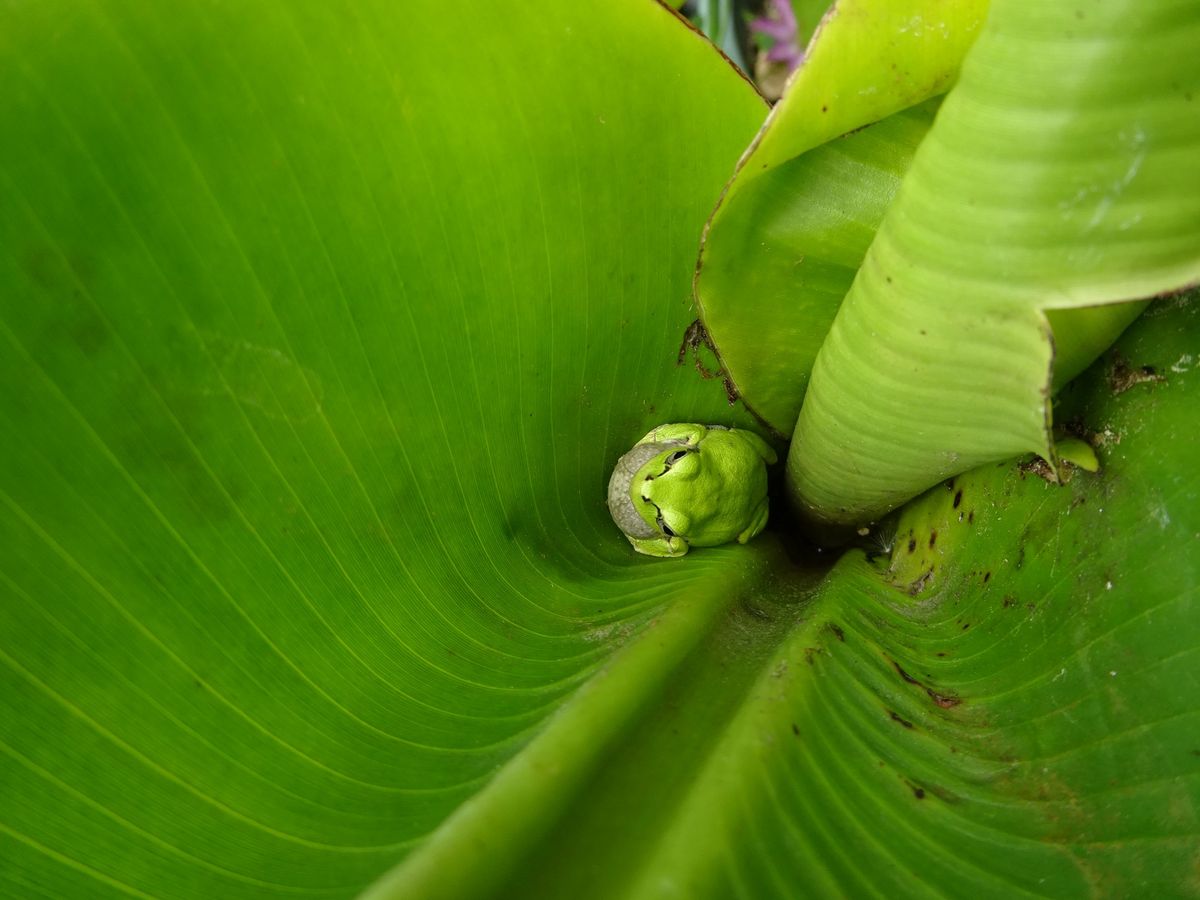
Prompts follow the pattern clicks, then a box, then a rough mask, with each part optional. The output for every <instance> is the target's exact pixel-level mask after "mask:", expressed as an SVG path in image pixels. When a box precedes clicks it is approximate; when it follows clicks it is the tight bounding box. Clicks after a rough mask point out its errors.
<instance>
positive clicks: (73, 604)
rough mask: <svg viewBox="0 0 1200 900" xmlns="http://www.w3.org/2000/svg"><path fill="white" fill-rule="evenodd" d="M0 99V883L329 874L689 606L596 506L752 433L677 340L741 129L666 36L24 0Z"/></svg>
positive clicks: (698, 60)
mask: <svg viewBox="0 0 1200 900" xmlns="http://www.w3.org/2000/svg"><path fill="white" fill-rule="evenodd" d="M0 73H2V74H0V84H3V86H4V87H3V91H0V132H2V133H3V134H4V136H5V137H4V139H3V140H2V141H0V286H2V287H0V290H2V294H0V435H3V438H2V441H3V443H2V446H0V548H2V549H0V558H2V560H3V561H2V564H0V797H2V798H3V799H2V802H0V894H3V895H5V896H13V895H16V896H21V897H24V896H31V895H37V896H49V897H58V898H61V897H70V896H87V897H98V896H107V895H124V894H128V893H133V894H141V895H153V896H172V897H183V896H194V897H202V898H206V900H211V898H216V897H220V898H227V897H237V896H261V895H264V894H271V893H278V894H313V895H333V896H345V895H347V894H351V893H354V892H355V890H357V889H358V888H360V887H362V886H363V885H365V884H366V883H367V882H368V881H370V880H371V879H372V878H374V877H375V876H376V875H377V874H378V873H380V872H381V871H383V870H384V869H386V868H387V867H389V866H390V865H392V864H393V863H394V862H395V861H396V860H398V859H399V858H401V857H402V856H403V855H404V854H405V853H406V852H407V850H408V849H409V848H410V847H411V846H413V844H414V843H415V842H416V841H418V840H419V839H420V838H421V837H422V836H424V835H425V834H426V833H428V832H429V831H430V830H431V829H432V828H433V827H434V826H436V825H437V824H438V822H440V821H441V820H442V819H443V818H444V817H445V815H446V814H447V813H448V812H449V811H450V810H452V809H453V808H454V807H455V806H457V805H458V804H459V803H460V802H461V801H462V800H463V799H464V798H466V797H468V796H470V795H471V794H472V793H473V792H474V791H475V790H477V789H478V787H479V786H480V785H481V784H483V783H484V782H485V781H487V780H488V779H489V778H490V776H491V775H492V773H493V772H494V771H495V769H496V767H497V766H498V765H500V764H501V763H503V762H504V761H505V760H507V759H509V758H510V757H511V756H512V755H513V753H514V752H516V750H517V749H518V748H519V747H520V746H521V745H522V744H523V743H525V742H526V741H527V740H528V737H529V735H530V734H531V733H532V731H533V730H535V729H536V728H537V727H538V726H539V724H540V723H541V722H542V721H543V720H545V718H546V717H547V715H549V713H550V712H551V711H552V710H554V709H555V708H556V707H557V706H558V705H559V704H560V703H561V702H562V700H563V698H564V697H565V696H567V695H569V694H570V693H571V691H572V690H573V689H574V688H575V687H577V686H578V685H579V684H580V683H581V681H582V680H583V679H584V678H585V677H586V676H587V675H588V674H589V673H591V672H593V671H594V670H595V668H596V666H597V664H598V663H599V662H600V661H602V660H603V659H604V658H605V656H606V655H607V654H608V653H609V652H611V650H612V648H613V647H615V646H617V645H619V644H620V643H622V642H623V641H624V640H625V639H626V638H627V637H628V635H629V634H630V633H631V632H632V631H634V630H636V628H637V627H638V626H639V625H641V624H642V623H644V622H645V621H647V620H648V619H649V618H650V617H651V616H653V615H654V614H655V610H656V609H657V608H658V607H659V605H660V604H662V603H663V602H664V601H666V600H669V599H670V598H671V597H673V596H675V595H677V594H680V593H681V592H685V590H686V591H687V592H688V593H689V594H691V595H694V596H695V597H696V598H697V600H699V598H701V597H706V598H708V599H707V600H706V601H705V602H706V603H707V606H706V607H704V608H703V609H702V610H701V614H702V615H707V616H710V617H711V616H712V615H715V613H714V612H713V609H715V608H719V603H718V602H717V601H718V600H720V599H722V598H724V597H725V596H726V594H727V591H728V585H729V584H730V583H732V582H734V581H736V580H737V579H738V578H739V577H741V576H740V575H739V572H740V571H741V570H742V569H744V568H745V567H746V565H747V564H748V562H749V560H750V557H748V556H745V555H732V556H731V555H727V554H726V553H724V552H720V553H716V554H703V555H698V556H697V558H696V559H695V560H694V561H692V560H689V561H686V563H685V564H684V565H682V566H673V567H672V566H667V567H664V566H661V565H654V564H651V563H650V562H649V561H644V560H641V559H635V558H634V554H633V553H632V551H631V550H630V549H629V547H628V545H627V544H626V543H625V541H624V539H623V538H622V537H621V535H620V534H619V532H616V531H615V529H614V528H613V526H612V523H611V522H610V521H609V519H608V514H607V511H606V509H605V505H604V484H605V482H606V479H607V476H608V470H609V467H610V466H611V464H612V461H613V460H614V459H615V458H616V456H617V455H619V453H621V452H622V451H623V450H625V449H627V446H628V445H629V444H631V443H632V442H633V441H634V440H636V439H637V438H638V437H640V436H641V435H642V434H643V433H644V432H645V431H647V430H648V429H649V428H650V427H652V426H654V425H656V424H658V423H659V422H660V421H663V420H671V419H680V418H689V417H697V418H700V419H702V420H705V421H724V422H728V423H730V424H737V423H741V424H745V423H744V422H742V421H741V420H739V419H738V418H737V417H736V416H734V415H733V414H732V413H731V411H730V410H729V409H728V406H727V404H726V402H725V398H724V394H723V392H722V391H721V390H720V388H719V386H716V385H714V384H711V383H708V384H705V383H698V382H696V380H695V379H694V377H693V376H692V374H691V373H690V372H688V371H687V370H686V369H682V368H677V367H676V366H675V363H674V353H673V350H674V346H675V345H676V344H677V342H678V335H679V333H680V332H681V331H682V330H683V327H684V325H685V324H686V322H687V321H688V319H689V318H690V309H689V302H688V293H689V281H690V277H691V269H692V266H693V262H694V256H695V247H696V244H697V241H698V238H699V234H700V230H701V227H702V225H703V222H704V219H705V217H706V215H707V213H708V211H709V210H710V209H711V207H712V204H713V202H714V199H715V197H716V195H717V193H718V192H719V190H720V187H721V185H722V183H723V182H724V181H725V179H726V178H727V177H728V175H729V172H730V171H731V170H732V167H733V164H734V161H735V160H736V158H737V155H738V153H739V152H740V151H741V149H742V148H743V147H744V146H745V145H746V143H747V142H748V141H749V140H750V138H751V137H752V135H753V134H754V131H755V129H756V128H757V127H758V125H759V124H760V123H761V120H762V117H763V115H764V114H765V107H764V105H763V103H762V102H761V100H759V99H758V97H757V96H756V95H755V93H754V92H753V90H752V89H751V88H750V87H749V85H748V84H747V83H746V82H744V81H743V80H742V79H740V78H738V77H737V76H736V75H735V74H734V73H733V71H732V70H731V69H730V68H729V66H728V64H727V63H726V62H725V61H723V60H722V59H721V58H720V57H719V56H718V55H717V54H716V53H714V52H713V50H712V48H711V47H710V46H709V45H708V44H707V42H706V41H704V39H703V38H702V37H700V36H699V35H697V34H695V33H692V32H690V31H689V30H688V29H686V28H685V27H684V26H682V25H681V24H680V23H679V22H678V20H677V19H676V18H675V17H674V16H673V15H672V14H671V13H670V12H669V11H667V10H665V9H663V8H661V7H660V6H658V5H657V4H655V3H653V2H649V0H627V2H617V3H613V2H608V0H606V2H596V3H586V4H575V3H572V4H556V5H551V6H550V7H548V8H542V7H533V6H531V7H529V8H528V9H526V8H524V7H519V6H518V7H508V6H502V5H497V4H485V3H479V4H472V5H471V8H470V11H469V14H466V13H464V12H463V11H462V10H460V9H458V8H455V9H450V8H448V7H446V6H445V4H441V3H432V2H422V3H416V4H412V3H409V4H402V5H400V6H398V5H397V4H394V3H389V2H383V0H355V2H352V3H332V4H330V3H318V2H311V3H310V2H305V3H299V4H297V3H293V2H282V0H279V2H256V3H254V4H251V5H250V6H248V7H247V6H243V5H240V4H235V5H212V4H208V3H197V2H186V3H169V4H164V3H159V2H151V0H143V2H121V3H116V2H112V3H82V4H80V3H77V2H67V0H61V2H52V0H47V2H39V3H23V4H15V5H14V4H7V5H5V6H4V8H3V11H2V12H0ZM702 605H703V604H702ZM702 621H703V620H702ZM696 627H699V626H696ZM692 639H693V637H692V635H691V633H690V632H686V633H682V634H679V635H677V636H676V637H675V638H673V640H675V641H677V642H681V645H682V646H686V643H687V641H689V640H692ZM657 664H658V665H660V666H662V665H666V664H667V659H666V658H664V659H663V661H662V662H660V663H657ZM637 702H638V698H637V695H636V692H632V693H631V695H630V696H629V697H625V696H620V697H618V698H617V699H616V701H615V703H616V705H618V706H621V705H631V704H632V705H636V703H637ZM613 715H616V713H613ZM596 727H600V726H599V723H597V726H596Z"/></svg>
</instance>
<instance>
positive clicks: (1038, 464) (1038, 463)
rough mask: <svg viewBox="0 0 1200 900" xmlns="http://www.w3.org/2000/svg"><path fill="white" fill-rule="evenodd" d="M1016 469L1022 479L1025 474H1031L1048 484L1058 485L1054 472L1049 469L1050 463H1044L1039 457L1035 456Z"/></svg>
mask: <svg viewBox="0 0 1200 900" xmlns="http://www.w3.org/2000/svg"><path fill="white" fill-rule="evenodd" d="M1017 469H1018V470H1019V471H1020V473H1021V477H1022V478H1024V477H1025V475H1026V473H1032V474H1034V475H1036V476H1037V477H1038V478H1040V479H1042V480H1043V481H1045V482H1047V483H1048V484H1059V483H1060V482H1059V480H1058V476H1057V475H1055V474H1054V470H1053V469H1051V468H1050V463H1048V462H1046V461H1045V460H1044V459H1042V458H1041V457H1040V456H1035V457H1034V458H1033V459H1031V460H1029V461H1028V462H1023V463H1021V464H1020V465H1019V466H1017Z"/></svg>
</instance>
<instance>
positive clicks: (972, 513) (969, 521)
mask: <svg viewBox="0 0 1200 900" xmlns="http://www.w3.org/2000/svg"><path fill="white" fill-rule="evenodd" d="M967 524H968V525H974V524H975V510H971V511H970V512H969V513H967Z"/></svg>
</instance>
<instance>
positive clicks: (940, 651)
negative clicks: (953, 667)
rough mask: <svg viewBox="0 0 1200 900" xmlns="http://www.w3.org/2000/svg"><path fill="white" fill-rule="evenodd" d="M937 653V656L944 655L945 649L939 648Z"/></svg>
mask: <svg viewBox="0 0 1200 900" xmlns="http://www.w3.org/2000/svg"><path fill="white" fill-rule="evenodd" d="M937 655H938V656H945V655H946V651H945V650H939V651H938V652H937Z"/></svg>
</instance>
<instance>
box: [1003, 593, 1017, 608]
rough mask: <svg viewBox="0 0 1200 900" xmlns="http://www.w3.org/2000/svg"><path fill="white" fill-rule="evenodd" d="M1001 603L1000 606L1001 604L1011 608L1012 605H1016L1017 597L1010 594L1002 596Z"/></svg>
mask: <svg viewBox="0 0 1200 900" xmlns="http://www.w3.org/2000/svg"><path fill="white" fill-rule="evenodd" d="M1001 605H1002V606H1003V607H1004V608H1005V609H1011V608H1012V607H1014V606H1016V605H1017V598H1016V597H1013V596H1011V595H1010V596H1007V597H1005V598H1004V600H1003V601H1002V603H1001Z"/></svg>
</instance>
